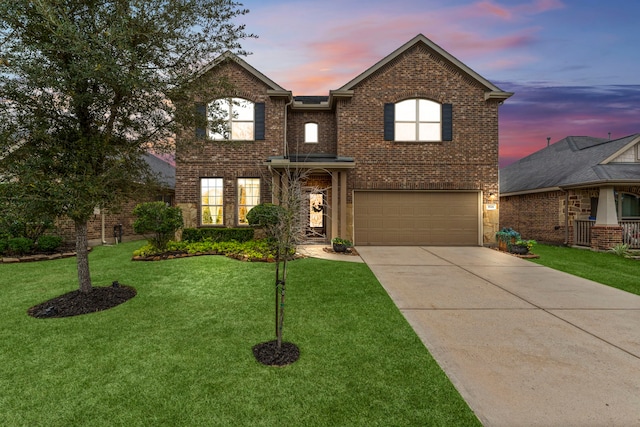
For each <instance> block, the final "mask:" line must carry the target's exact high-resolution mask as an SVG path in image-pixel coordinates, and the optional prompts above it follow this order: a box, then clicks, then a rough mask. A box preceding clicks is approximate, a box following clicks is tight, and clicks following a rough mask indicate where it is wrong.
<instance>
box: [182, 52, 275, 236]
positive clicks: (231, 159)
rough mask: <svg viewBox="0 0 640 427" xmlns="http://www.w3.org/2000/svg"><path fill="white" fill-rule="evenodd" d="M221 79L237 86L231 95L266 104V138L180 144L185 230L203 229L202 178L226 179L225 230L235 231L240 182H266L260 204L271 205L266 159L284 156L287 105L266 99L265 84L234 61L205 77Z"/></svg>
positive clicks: (186, 139) (224, 183) (187, 138)
mask: <svg viewBox="0 0 640 427" xmlns="http://www.w3.org/2000/svg"><path fill="white" fill-rule="evenodd" d="M221 75H223V76H227V77H228V79H229V81H230V83H232V84H233V85H234V87H235V90H234V91H233V92H232V93H229V94H227V95H228V96H237V97H241V98H245V99H248V100H250V101H252V102H264V103H265V123H266V128H265V139H264V140H261V141H247V142H228V141H212V140H205V139H201V140H198V141H194V142H192V143H190V144H191V145H189V146H184V144H185V143H186V142H187V141H189V140H191V139H193V138H192V135H186V136H185V135H183V136H182V137H181V138H179V139H178V143H179V144H183V145H182V146H181V147H180V149H179V150H178V151H177V153H176V204H177V205H178V206H180V207H182V208H183V215H184V217H185V225H186V226H187V227H196V226H199V225H200V213H199V209H198V206H199V203H200V201H199V199H200V178H223V179H224V181H223V185H224V224H225V226H227V227H235V226H237V223H238V218H237V212H236V211H237V209H236V204H237V200H236V197H237V195H236V194H237V193H236V185H237V178H262V181H261V199H262V200H261V201H262V202H270V201H271V195H270V192H269V191H270V186H271V181H270V177H269V175H268V171H267V168H266V167H265V166H264V165H263V163H264V162H265V160H266V159H267V158H268V157H270V156H276V155H282V152H283V141H284V120H283V118H284V108H285V102H284V100H283V99H272V98H270V97H269V96H267V93H266V91H267V87H266V85H265V84H264V83H263V82H261V81H259V80H257V79H256V78H254V77H253V76H252V75H251V74H250V73H248V72H247V71H246V70H244V69H243V68H242V67H240V66H239V65H237V64H235V63H233V62H230V63H226V64H224V65H221V66H219V67H217V68H215V69H214V70H212V71H211V72H210V73H209V75H207V76H205V78H211V79H212V80H215V79H217V78H219V77H220V76H221ZM203 101H210V100H203Z"/></svg>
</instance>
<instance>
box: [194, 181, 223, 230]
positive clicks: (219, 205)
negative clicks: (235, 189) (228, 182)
mask: <svg viewBox="0 0 640 427" xmlns="http://www.w3.org/2000/svg"><path fill="white" fill-rule="evenodd" d="M223 195H224V193H223V184H222V178H202V179H200V223H201V224H202V225H223V224H224V216H223V214H224V209H223V203H224V202H223V200H224V197H223Z"/></svg>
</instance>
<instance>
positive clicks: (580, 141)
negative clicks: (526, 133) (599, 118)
mask: <svg viewBox="0 0 640 427" xmlns="http://www.w3.org/2000/svg"><path fill="white" fill-rule="evenodd" d="M639 142H640V134H635V135H630V136H627V137H624V138H620V139H615V140H608V139H604V138H594V137H589V136H568V137H566V138H564V139H561V140H560V141H558V142H556V143H554V144H552V145H550V146H548V147H545V148H543V149H542V150H540V151H537V152H535V153H533V154H531V155H529V156H527V157H524V158H522V159H520V160H518V161H517V162H515V163H513V164H511V165H509V166H506V167H504V168H502V169H500V194H501V195H502V196H509V195H515V194H524V193H535V192H542V191H550V190H557V189H561V188H568V187H584V186H593V185H603V184H616V183H634V184H640V163H619V162H613V161H612V160H613V159H614V158H615V157H616V156H617V155H619V154H621V153H622V152H624V151H626V150H628V149H629V148H631V147H633V145H635V144H638V143H639Z"/></svg>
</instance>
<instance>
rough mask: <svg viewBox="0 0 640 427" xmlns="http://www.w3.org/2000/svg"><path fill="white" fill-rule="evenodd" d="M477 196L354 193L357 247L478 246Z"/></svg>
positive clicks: (419, 193) (395, 192)
mask: <svg viewBox="0 0 640 427" xmlns="http://www.w3.org/2000/svg"><path fill="white" fill-rule="evenodd" d="M478 199H479V197H478V193H462V192H461V193H445V192H398V191H356V192H355V193H354V203H353V204H354V229H355V244H356V245H452V246H453V245H456V246H468V245H478V234H479V233H478V227H479V225H478V223H479V218H478V215H479V207H478Z"/></svg>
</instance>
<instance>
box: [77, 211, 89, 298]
mask: <svg viewBox="0 0 640 427" xmlns="http://www.w3.org/2000/svg"><path fill="white" fill-rule="evenodd" d="M75 228H76V263H77V265H78V283H79V286H80V292H84V293H89V292H91V289H93V288H92V286H91V275H90V274H89V250H88V247H89V241H88V239H87V221H78V220H76V221H75Z"/></svg>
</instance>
